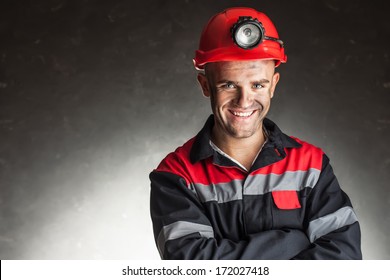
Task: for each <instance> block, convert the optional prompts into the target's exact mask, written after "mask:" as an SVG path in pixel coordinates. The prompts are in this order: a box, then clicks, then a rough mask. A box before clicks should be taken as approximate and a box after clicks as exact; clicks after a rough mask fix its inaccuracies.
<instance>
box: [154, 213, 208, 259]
mask: <svg viewBox="0 0 390 280" xmlns="http://www.w3.org/2000/svg"><path fill="white" fill-rule="evenodd" d="M191 233H199V234H200V235H201V236H202V237H206V238H213V237H214V231H213V228H212V227H211V226H208V225H203V224H197V223H191V222H184V221H178V222H174V223H172V224H170V225H167V226H164V227H163V228H162V229H161V231H160V233H159V235H158V238H157V247H158V250H159V251H160V255H161V257H162V256H163V253H164V248H165V242H167V241H168V240H172V239H177V238H180V237H183V236H186V235H188V234H191Z"/></svg>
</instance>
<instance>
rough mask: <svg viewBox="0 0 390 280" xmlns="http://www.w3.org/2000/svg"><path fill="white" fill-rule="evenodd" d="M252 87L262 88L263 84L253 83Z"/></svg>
mask: <svg viewBox="0 0 390 280" xmlns="http://www.w3.org/2000/svg"><path fill="white" fill-rule="evenodd" d="M253 87H254V88H256V89H260V88H263V86H262V85H261V84H254V85H253Z"/></svg>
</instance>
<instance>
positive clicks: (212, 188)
mask: <svg viewBox="0 0 390 280" xmlns="http://www.w3.org/2000/svg"><path fill="white" fill-rule="evenodd" d="M193 187H194V188H195V190H196V193H197V195H198V198H199V200H200V201H201V202H208V201H217V202H218V203H225V202H229V201H233V200H239V199H242V180H233V181H231V182H229V183H219V184H211V185H203V184H193Z"/></svg>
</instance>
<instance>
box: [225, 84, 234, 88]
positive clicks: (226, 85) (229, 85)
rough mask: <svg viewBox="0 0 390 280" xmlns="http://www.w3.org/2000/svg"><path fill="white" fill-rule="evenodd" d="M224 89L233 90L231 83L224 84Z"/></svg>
mask: <svg viewBox="0 0 390 280" xmlns="http://www.w3.org/2000/svg"><path fill="white" fill-rule="evenodd" d="M225 87H226V88H228V89H232V88H235V86H234V84H233V83H227V84H225Z"/></svg>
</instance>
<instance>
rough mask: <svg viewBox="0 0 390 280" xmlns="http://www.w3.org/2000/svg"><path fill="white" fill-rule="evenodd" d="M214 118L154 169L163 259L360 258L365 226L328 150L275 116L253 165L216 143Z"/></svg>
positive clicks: (155, 211)
mask: <svg viewBox="0 0 390 280" xmlns="http://www.w3.org/2000/svg"><path fill="white" fill-rule="evenodd" d="M213 125H214V117H213V115H211V116H210V117H209V119H208V120H207V122H206V124H205V126H204V127H203V129H202V130H201V131H200V132H199V133H198V134H197V135H196V136H195V137H194V138H192V139H190V140H189V141H188V142H187V143H185V144H184V145H183V146H181V147H179V148H177V149H176V151H175V152H173V153H170V154H169V155H167V157H166V158H165V159H164V160H163V161H162V162H161V163H160V164H159V166H158V167H157V168H156V169H155V170H153V171H152V172H151V173H150V180H151V200H150V210H151V218H152V222H153V231H154V236H155V241H156V245H157V248H158V250H159V253H160V256H161V258H162V259H361V258H362V254H361V249H360V226H359V223H358V220H357V217H356V214H355V212H354V210H353V208H352V204H351V202H350V199H349V198H348V196H347V195H346V194H345V193H344V192H343V191H342V190H341V188H340V186H339V183H338V181H337V179H336V177H335V175H334V173H333V170H332V167H331V166H330V164H329V159H328V157H327V156H326V155H325V154H324V152H323V151H322V150H321V149H320V148H318V147H315V146H313V145H311V144H309V143H306V142H304V141H301V140H299V139H298V138H295V137H289V136H287V135H285V134H284V133H282V132H281V131H280V129H279V128H278V127H277V126H276V125H275V124H274V123H273V122H272V121H271V120H269V119H264V121H263V126H264V128H265V129H266V132H267V134H268V140H267V142H266V143H265V145H264V146H263V148H262V150H261V152H260V154H259V155H258V157H257V158H256V160H255V161H254V163H253V165H252V167H251V168H250V170H248V171H247V170H245V169H244V168H242V166H240V165H239V164H237V163H236V162H235V161H234V160H232V159H231V158H229V157H227V156H226V155H224V154H223V153H221V152H218V151H217V150H216V149H214V148H213V147H212V146H211V145H210V136H211V130H212V127H213Z"/></svg>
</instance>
